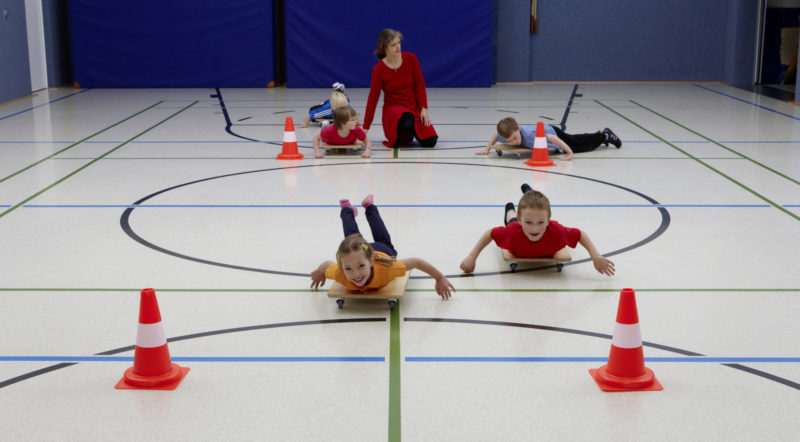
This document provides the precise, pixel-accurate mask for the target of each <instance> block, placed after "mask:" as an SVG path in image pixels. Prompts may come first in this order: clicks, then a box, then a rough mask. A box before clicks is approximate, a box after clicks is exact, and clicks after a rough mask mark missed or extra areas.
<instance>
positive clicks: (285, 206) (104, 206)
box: [0, 204, 799, 209]
mask: <svg viewBox="0 0 800 442" xmlns="http://www.w3.org/2000/svg"><path fill="white" fill-rule="evenodd" d="M0 207H10V206H7V205H6V206H0ZM22 207H24V208H28V209H80V208H83V209H108V208H126V209H127V208H134V209H144V208H150V209H161V208H217V209H232V208H247V209H267V208H281V209H297V208H315V209H318V208H330V207H339V206H338V205H336V204H141V205H132V204H26V205H24V206H22ZM380 207H387V208H388V207H406V208H408V207H416V208H445V209H449V208H461V207H471V208H476V207H477V208H497V207H505V206H504V205H503V204H381V205H380ZM550 207H560V208H586V207H597V208H603V207H617V208H626V207H627V208H642V207H644V208H661V207H664V208H674V207H691V208H763V207H771V206H770V205H769V204H551V205H550ZM783 207H799V205H797V204H787V205H784V206H783Z"/></svg>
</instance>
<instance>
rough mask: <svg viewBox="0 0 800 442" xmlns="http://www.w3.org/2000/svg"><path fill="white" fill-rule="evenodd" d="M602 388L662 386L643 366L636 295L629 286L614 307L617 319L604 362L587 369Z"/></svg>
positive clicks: (630, 389)
mask: <svg viewBox="0 0 800 442" xmlns="http://www.w3.org/2000/svg"><path fill="white" fill-rule="evenodd" d="M589 373H591V375H592V377H593V378H594V380H595V382H597V385H598V386H599V387H600V389H601V390H603V391H655V390H663V389H664V387H662V386H661V384H659V383H658V380H657V379H656V377H655V375H654V374H653V371H652V370H650V369H649V368H647V367H645V366H644V353H643V351H642V332H641V330H640V329H639V314H638V313H637V312H636V295H635V293H634V292H633V289H622V292H620V295H619V307H618V308H617V323H616V325H615V326H614V336H613V338H612V339H611V353H610V354H609V356H608V363H607V364H606V365H604V366H602V367H600V368H598V369H591V370H589Z"/></svg>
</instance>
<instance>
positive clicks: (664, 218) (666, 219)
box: [120, 161, 670, 279]
mask: <svg viewBox="0 0 800 442" xmlns="http://www.w3.org/2000/svg"><path fill="white" fill-rule="evenodd" d="M372 164H395V165H396V164H409V165H418V164H434V165H447V166H467V167H493V168H502V169H514V170H524V171H526V172H534V173H543V174H552V175H558V176H565V177H571V178H577V179H581V180H585V181H589V182H593V183H599V184H604V185H607V186H610V187H613V188H616V189H619V190H623V191H625V192H628V193H631V194H633V195H636V196H638V197H640V198H642V199H643V200H645V201H649V202H650V203H652V204H660V203H659V202H658V201H656V200H655V199H653V198H651V197H649V196H647V195H645V194H643V193H641V192H639V191H636V190H634V189H631V188H628V187H625V186H622V185H620V184H615V183H611V182H608V181H602V180H599V179H596V178H589V177H585V176H580V175H572V174H569V173H566V172H556V171H545V170H537V169H533V170H531V169H530V168H527V167H520V166H507V165H489V164H485V163H457V162H450V161H424V162H416V161H396V162H395V161H374V162H372ZM360 165H361V163H352V162H343V163H328V164H303V165H296V166H282V167H273V168H267V169H255V170H247V171H243V172H232V173H227V174H223V175H218V176H212V177H207V178H201V179H196V180H194V181H189V182H185V183H181V184H176V185H174V186H171V187H167V188H164V189H161V190H159V191H156V192H153V193H151V194H150V195H146V196H144V197H142V198H140V199H139V200H137V201H135V202H134V203H133V205H134V206H136V205H139V204H142V203H144V202H145V201H148V200H150V199H151V198H154V197H156V196H158V195H161V194H163V193H167V192H170V191H172V190H175V189H179V188H182V187H185V186H190V185H193V184H197V183H203V182H208V181H211V180H217V179H222V178H229V177H235V176H243V175H248V174H255V173H263V172H274V171H277V170H284V171H285V170H292V169H304V168H308V167H326V166H331V167H333V166H360ZM134 210H135V207H132V208H127V209H125V210H124V211H123V213H122V216H120V227H121V228H122V230H123V231H124V232H125V233H126V234H127V235H128V236H129V237H130V238H131V239H133V240H134V241H136V242H138V243H139V244H141V245H143V246H145V247H148V248H150V249H153V250H156V251H158V252H161V253H164V254H167V255H170V256H174V257H176V258H181V259H186V260H189V261H194V262H197V263H201V264H208V265H214V266H218V267H224V268H229V269H235V270H243V271H248V272H259V273H269V274H273V275H285V276H300V277H307V276H308V274H307V273H305V272H304V273H298V272H286V271H279V270H270V269H262V268H256V267H248V266H242V265H237V264H228V263H223V262H217V261H212V260H209V259H205V258H198V257H195V256H190V255H186V254H183V253H179V252H176V251H174V250H170V249H167V248H164V247H162V246H159V245H157V244H155V243H152V242H150V241H147V240H146V239H145V238H143V237H142V236H140V235H139V234H138V233H136V232H135V231H134V230H133V227H131V223H130V217H131V214H132V213H133V211H134ZM656 210H658V212H659V213H660V214H661V223H660V224H659V226H658V227H657V228H656V230H655V231H653V233H651V234H650V235H649V236H647V237H646V238H644V239H642V240H640V241H638V242H636V243H634V244H631V245H629V246H625V247H623V248H621V249H618V250H613V251H610V252H607V253H604V254H603V255H604V256H606V257H610V256H615V255H617V254H620V253H624V252H627V251H630V250H633V249H636V248H638V247H641V246H643V245H645V244H647V243H649V242H651V241H653V240H655V239H656V238H658V237H659V236H661V234H662V233H664V232H665V231H666V230H667V228H668V227H669V224H670V215H669V211H668V210H667V209H665V208H663V207H657V208H656ZM590 261H591V258H585V259H578V260H574V261H571V262H569V263H564V264H563V265H566V266H570V265H580V264H584V263H586V262H590ZM554 267H556V265H555V264H553V265H545V266H540V267H530V268H525V269H519V270H511V269H509V270H505V271H498V272H474V273H470V274H469V276H471V277H480V276H487V275H500V274H510V273H525V272H534V271H540V270H546V269H550V268H554ZM446 276H448V277H449V276H453V277H462V276H463V274H462V273H459V274H454V275H446ZM428 278H430V276H412V277H411V279H428Z"/></svg>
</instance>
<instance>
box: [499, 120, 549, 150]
mask: <svg viewBox="0 0 800 442" xmlns="http://www.w3.org/2000/svg"><path fill="white" fill-rule="evenodd" d="M519 134H520V136H521V137H522V144H520V146H522V147H527V148H528V149H533V141H534V140H535V139H536V126H520V127H519ZM544 134H545V136H548V135H555V134H556V130H555V129H553V127H552V126H550V125H549V124H545V125H544ZM497 142H498V143H502V144H508V141H506V140H505V139H504V138H503V137H501V136H500V134H497ZM547 147H550V148H553V149H555V150H557V151H561V149H559V147H558V146H556V145H555V144H553V143H551V142H550V141H548V142H547Z"/></svg>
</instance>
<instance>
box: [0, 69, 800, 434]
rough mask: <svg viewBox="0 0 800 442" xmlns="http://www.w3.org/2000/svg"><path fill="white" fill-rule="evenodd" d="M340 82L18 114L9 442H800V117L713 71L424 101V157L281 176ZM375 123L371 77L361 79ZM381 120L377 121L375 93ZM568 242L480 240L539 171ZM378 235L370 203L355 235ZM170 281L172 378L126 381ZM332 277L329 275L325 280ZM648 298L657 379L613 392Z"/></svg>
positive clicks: (1, 206)
mask: <svg viewBox="0 0 800 442" xmlns="http://www.w3.org/2000/svg"><path fill="white" fill-rule="evenodd" d="M329 93H330V90H325V89H286V88H277V89H221V90H215V89H136V90H113V89H89V90H76V89H69V88H64V89H55V90H49V91H39V92H38V93H37V94H36V96H33V97H29V98H26V99H23V100H18V101H14V102H9V103H5V104H2V105H1V106H0V241H1V242H0V244H2V252H1V253H0V269H2V270H1V271H2V273H1V274H2V280H0V327H1V330H2V334H1V336H0V409H2V410H3V411H2V413H0V424H1V426H0V427H1V428H2V433H3V436H2V439H3V440H8V441H11V440H48V441H49V440H214V441H218V440H347V441H352V440H365V441H374V440H385V439H387V438H389V439H390V440H397V439H399V438H403V439H405V440H413V441H417V440H431V441H442V440H453V441H463V440H670V441H672V440H748V441H752V440H798V439H800V436H798V435H800V420H798V414H800V343H799V341H798V336H799V335H800V321H799V320H798V314H799V313H800V271H799V270H800V268H799V267H798V262H800V248H799V247H798V245H799V244H800V150H798V148H799V147H800V108H798V107H796V106H793V105H791V104H789V103H784V102H780V101H777V100H774V99H770V98H766V97H762V96H758V95H754V94H752V93H749V92H745V91H743V90H740V89H736V88H733V87H729V86H726V85H722V84H689V83H687V84H594V83H585V84H574V83H564V84H533V85H530V84H526V85H496V86H493V87H491V88H485V89H456V88H453V89H433V88H432V89H429V90H428V99H429V104H430V115H431V118H432V120H433V122H434V124H435V126H436V129H437V131H438V133H439V137H440V141H439V144H437V147H436V148H434V149H422V148H417V149H400V150H399V151H398V153H397V158H394V152H393V151H392V150H391V149H387V148H385V147H383V146H382V144H381V141H383V131H382V128H381V126H380V124H379V123H380V118H379V116H378V118H377V123H378V124H376V125H374V126H373V128H372V129H371V130H370V131H369V133H368V135H369V137H370V139H371V140H372V142H373V155H372V158H371V159H361V158H360V157H358V156H356V155H328V156H327V157H326V158H324V159H314V158H313V152H312V149H311V140H312V138H313V136H314V135H315V134H316V133H317V132H318V131H319V126H318V125H315V124H313V123H312V124H311V125H310V126H309V127H308V128H306V129H299V128H298V129H296V134H297V138H298V140H299V145H300V149H299V150H300V152H301V153H303V154H304V155H305V159H303V160H299V161H279V160H276V156H277V154H278V153H280V152H281V142H282V139H283V130H284V120H285V118H286V117H287V116H291V117H293V118H294V123H295V126H299V124H300V123H301V122H302V121H303V120H304V119H305V117H306V115H307V110H308V108H309V107H310V106H312V105H314V104H317V103H319V102H320V101H322V100H324V99H325V98H326V97H327V96H328V95H329ZM347 93H348V95H349V96H350V99H351V102H352V104H353V106H354V107H355V108H356V109H357V110H358V111H359V112H360V113H362V114H363V112H364V106H365V103H366V95H367V90H366V89H348V90H347ZM379 106H380V105H379ZM507 116H513V117H515V118H517V120H518V121H519V122H520V123H522V124H535V123H536V122H537V121H544V122H546V123H551V124H559V123H561V122H566V130H567V132H570V133H580V132H592V131H595V130H600V129H603V128H604V127H610V128H612V129H613V130H614V131H615V132H616V133H617V134H618V135H619V136H620V138H621V139H622V140H623V146H622V148H621V149H615V148H613V147H610V148H605V147H601V148H599V149H597V150H596V151H594V152H590V153H582V154H576V155H575V157H574V159H573V160H572V161H569V162H563V161H558V159H557V158H555V157H554V159H555V160H556V161H555V162H556V166H555V167H550V168H537V169H531V168H529V167H527V166H526V165H525V164H524V161H525V160H526V159H527V158H525V157H523V158H522V159H517V158H515V157H514V156H513V155H510V154H504V155H503V156H502V157H498V156H497V155H496V154H495V153H494V152H492V153H491V154H490V155H489V156H487V157H481V156H476V155H475V152H477V151H478V150H479V149H480V148H481V147H483V146H484V145H485V143H486V142H487V140H488V138H489V136H490V135H491V134H492V133H493V131H494V128H495V124H496V123H497V121H498V120H499V119H501V118H504V117H507ZM523 182H527V183H529V184H530V185H531V186H533V187H534V188H536V189H538V190H541V191H543V192H544V193H545V194H546V195H547V196H548V197H549V198H550V201H551V204H552V205H553V219H555V220H558V221H559V222H561V223H562V224H565V225H568V226H573V227H579V228H581V229H582V230H584V231H585V232H586V233H587V234H588V235H589V236H590V237H591V239H592V240H593V241H594V243H595V244H596V245H597V247H598V249H599V250H600V251H601V252H602V253H604V254H606V256H608V257H609V258H610V259H611V260H612V261H614V263H615V264H616V275H614V276H613V277H607V276H604V275H601V274H599V273H597V272H596V271H595V270H594V268H593V266H592V264H591V262H590V261H589V262H587V258H588V254H587V253H586V251H585V250H584V249H583V248H581V247H580V246H578V248H577V249H575V250H573V251H572V258H573V261H572V262H570V263H568V264H567V265H566V266H565V267H564V268H563V271H562V272H558V271H557V270H556V269H555V268H553V267H547V268H529V267H522V266H521V267H520V268H519V269H518V271H517V272H516V273H511V272H510V271H509V267H508V264H507V263H505V262H504V261H503V260H502V257H501V254H500V250H499V249H498V248H497V247H496V246H495V245H494V244H491V245H489V246H488V247H487V248H486V249H485V250H484V252H483V253H482V254H481V256H480V258H479V260H478V264H477V269H476V274H475V276H470V277H462V275H461V272H460V270H459V263H460V262H461V260H462V259H463V258H464V257H465V256H466V255H467V253H468V252H469V251H470V249H471V248H472V247H473V245H474V244H475V242H476V241H477V240H478V238H479V237H480V235H481V234H482V233H483V232H484V231H486V230H487V229H489V228H490V227H494V226H497V225H500V223H501V220H502V216H503V213H502V212H503V209H502V208H503V205H504V204H505V203H506V202H507V201H513V202H516V201H518V200H519V197H520V196H521V192H520V190H519V187H520V184H522V183H523ZM368 193H374V194H375V201H376V203H377V204H378V206H379V207H380V208H381V213H382V215H383V218H384V220H385V221H386V224H387V226H388V228H389V231H390V232H391V234H392V236H393V242H394V244H395V245H396V246H397V249H398V251H399V256H400V258H404V257H414V256H418V257H422V258H424V259H426V260H428V261H429V262H431V263H432V264H434V265H435V266H437V267H438V268H439V269H440V270H442V271H443V272H444V273H446V274H447V275H448V277H449V278H450V281H451V282H452V283H453V285H454V286H455V287H456V289H457V292H456V294H455V295H454V297H453V298H452V299H451V300H449V301H442V300H440V299H439V297H438V296H436V294H435V292H434V291H433V281H432V280H431V279H429V278H427V276H426V275H424V274H422V273H419V272H417V271H415V272H414V273H412V279H411V280H410V282H409V284H408V290H407V292H406V294H405V296H404V297H403V298H402V299H401V300H400V302H399V304H398V306H397V308H396V309H395V310H394V311H390V310H389V308H388V306H387V304H386V302H385V301H375V302H370V301H360V302H359V301H352V302H351V301H348V302H347V303H346V304H345V306H344V308H343V309H341V310H340V309H339V308H338V307H337V305H336V302H335V301H334V300H333V299H329V298H328V297H327V294H326V290H320V291H318V292H315V291H312V290H310V289H309V285H310V282H311V281H310V279H309V277H308V273H309V272H310V271H311V270H312V269H313V268H314V267H316V266H317V265H319V263H321V262H322V261H323V260H326V259H334V254H335V249H336V247H337V245H338V243H339V241H340V240H341V237H342V230H341V224H340V220H339V216H338V214H339V209H338V201H339V199H341V198H349V199H351V200H352V201H354V202H359V201H361V199H362V198H363V197H364V196H365V195H367V194H368ZM357 221H358V222H359V225H360V226H361V227H362V232H364V233H365V234H366V236H367V237H368V238H369V237H370V235H369V229H368V228H367V224H366V220H365V219H364V216H363V214H361V215H359V216H358V218H357ZM147 287H153V288H155V290H156V293H157V295H158V302H159V305H160V309H161V315H162V317H163V323H164V327H165V330H166V335H167V337H168V338H169V339H170V343H169V350H170V353H171V355H172V360H173V362H175V363H177V364H180V365H182V366H186V367H189V368H191V371H190V372H189V373H188V375H187V376H186V378H184V379H183V381H182V382H181V384H180V385H179V386H178V388H177V389H176V390H174V391H149V390H117V389H115V388H114V385H115V384H116V383H117V381H118V380H119V379H120V378H121V377H122V374H123V372H124V371H125V370H126V369H127V368H128V367H130V366H131V365H132V363H133V346H134V344H135V341H136V329H137V320H138V308H139V292H140V290H141V289H143V288H147ZM327 287H330V282H328V283H327V284H326V289H327ZM626 287H630V288H633V289H634V290H636V300H637V303H638V313H639V319H640V324H641V330H642V336H643V340H644V342H645V344H644V354H645V359H646V365H647V366H648V367H649V368H651V369H652V370H653V371H654V372H655V375H656V378H657V379H658V380H659V382H660V383H661V384H662V385H663V387H664V390H663V391H646V392H623V393H606V392H603V391H601V390H600V389H599V388H598V386H597V385H596V383H595V382H594V380H593V379H592V378H591V376H590V375H589V369H591V368H598V367H600V366H602V365H603V364H605V362H606V359H607V358H608V354H609V349H610V342H611V339H610V338H611V334H612V331H613V329H614V322H615V318H616V313H617V303H618V299H619V292H620V290H621V289H622V288H626Z"/></svg>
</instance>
